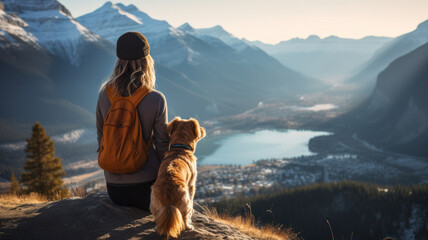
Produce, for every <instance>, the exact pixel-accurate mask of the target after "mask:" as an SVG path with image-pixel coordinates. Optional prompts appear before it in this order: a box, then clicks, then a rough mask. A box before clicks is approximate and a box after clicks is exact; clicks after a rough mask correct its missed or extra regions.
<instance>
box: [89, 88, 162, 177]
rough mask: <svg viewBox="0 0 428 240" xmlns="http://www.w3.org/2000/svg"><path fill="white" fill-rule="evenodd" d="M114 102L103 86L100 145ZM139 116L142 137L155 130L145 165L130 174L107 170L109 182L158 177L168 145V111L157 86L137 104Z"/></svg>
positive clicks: (100, 108)
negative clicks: (105, 122) (105, 121)
mask: <svg viewBox="0 0 428 240" xmlns="http://www.w3.org/2000/svg"><path fill="white" fill-rule="evenodd" d="M110 106H111V103H110V100H109V99H108V96H107V92H106V90H105V88H104V89H101V91H100V93H99V95H98V103H97V113H96V116H97V137H98V146H99V145H100V141H101V137H102V135H103V124H104V119H105V117H106V116H107V113H108V111H109V109H110ZM137 111H138V115H139V118H140V122H141V126H142V131H143V138H144V140H145V141H146V142H148V141H149V139H150V135H151V134H152V133H153V137H152V144H151V146H149V157H148V158H147V161H146V163H145V164H144V166H143V167H142V168H141V169H140V170H139V171H137V172H134V173H129V174H115V173H111V172H107V171H104V175H105V178H106V181H107V183H112V184H133V183H142V182H148V181H152V180H154V179H155V178H156V177H157V174H158V170H159V165H160V160H162V159H163V156H164V154H165V152H166V151H167V150H168V147H169V136H168V133H167V131H166V125H167V123H168V111H167V104H166V99H165V96H164V95H163V94H162V93H161V92H159V91H156V90H153V91H151V92H150V93H148V94H147V95H146V96H145V97H144V98H143V100H141V102H140V104H139V105H138V107H137Z"/></svg>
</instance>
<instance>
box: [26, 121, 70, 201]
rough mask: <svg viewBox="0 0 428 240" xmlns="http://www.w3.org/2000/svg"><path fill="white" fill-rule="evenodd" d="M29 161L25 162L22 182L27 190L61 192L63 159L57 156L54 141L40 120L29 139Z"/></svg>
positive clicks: (41, 192)
mask: <svg viewBox="0 0 428 240" xmlns="http://www.w3.org/2000/svg"><path fill="white" fill-rule="evenodd" d="M25 152H26V153H27V161H26V162H25V164H24V170H25V172H23V173H22V177H21V182H22V183H23V184H24V186H25V187H26V191H27V192H37V193H39V194H43V195H48V196H49V195H53V194H54V193H56V192H60V191H61V189H62V186H63V181H62V177H63V176H65V173H64V171H63V167H62V164H61V160H60V159H59V158H57V157H56V156H55V147H54V142H53V141H51V140H50V137H49V136H47V135H46V132H45V129H44V128H43V127H42V125H41V124H40V123H39V122H36V123H35V124H34V126H33V132H32V136H31V138H29V139H27V147H26V149H25Z"/></svg>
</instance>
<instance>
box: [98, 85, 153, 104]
mask: <svg viewBox="0 0 428 240" xmlns="http://www.w3.org/2000/svg"><path fill="white" fill-rule="evenodd" d="M106 92H107V96H108V99H109V100H110V103H111V104H113V102H115V101H116V100H118V99H121V98H128V99H129V100H130V101H131V102H132V103H133V104H134V106H135V107H137V106H138V104H139V103H140V102H141V100H143V98H144V97H145V96H146V95H147V94H148V93H149V92H150V90H149V89H148V88H146V87H139V88H138V89H137V90H135V91H134V93H133V94H132V95H131V96H128V97H122V96H120V95H119V94H117V92H116V91H115V90H114V89H113V88H111V87H110V86H109V85H107V86H106Z"/></svg>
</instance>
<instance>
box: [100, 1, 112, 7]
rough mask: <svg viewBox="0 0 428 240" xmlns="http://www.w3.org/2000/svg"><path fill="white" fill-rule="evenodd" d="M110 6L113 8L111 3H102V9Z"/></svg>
mask: <svg viewBox="0 0 428 240" xmlns="http://www.w3.org/2000/svg"><path fill="white" fill-rule="evenodd" d="M111 6H113V3H112V2H110V1H108V2H106V3H104V5H103V6H102V7H111Z"/></svg>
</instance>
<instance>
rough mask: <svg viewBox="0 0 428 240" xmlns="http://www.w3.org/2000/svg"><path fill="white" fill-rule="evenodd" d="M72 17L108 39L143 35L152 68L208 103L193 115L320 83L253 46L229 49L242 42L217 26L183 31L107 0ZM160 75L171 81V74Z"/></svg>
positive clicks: (223, 111)
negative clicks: (176, 77)
mask: <svg viewBox="0 0 428 240" xmlns="http://www.w3.org/2000/svg"><path fill="white" fill-rule="evenodd" d="M77 20H78V21H79V22H81V23H82V24H83V25H84V26H85V27H87V28H88V29H90V30H91V31H92V32H94V33H97V34H98V35H100V36H102V37H103V38H106V39H108V40H109V41H110V42H111V43H115V42H116V39H117V38H118V37H119V36H120V35H121V34H123V33H124V32H126V31H139V32H141V33H143V34H145V35H146V37H147V39H148V41H149V43H150V46H151V50H150V52H151V55H152V56H153V57H154V59H155V61H156V63H157V64H158V66H163V67H167V68H170V69H172V70H174V71H178V72H180V73H182V74H184V75H182V76H184V78H182V80H184V79H188V80H186V81H184V82H187V83H188V85H186V86H184V85H181V84H179V86H180V87H185V88H186V90H187V91H191V92H192V93H194V94H196V95H199V96H204V97H205V98H208V99H209V100H208V101H211V102H212V104H210V105H206V106H201V107H202V108H201V109H199V110H198V111H197V112H198V115H199V114H200V115H199V116H216V115H217V116H218V115H228V114H234V113H238V112H241V111H242V110H244V109H248V108H250V107H255V106H256V105H257V104H258V102H259V101H261V99H265V98H276V97H279V96H281V97H291V96H293V97H295V96H297V95H298V94H301V93H303V92H307V91H312V90H313V89H314V88H316V87H320V85H321V84H320V83H319V82H318V81H316V80H314V79H310V78H308V77H305V76H303V75H301V74H300V73H298V72H295V71H292V70H290V69H288V68H286V67H284V66H283V65H281V63H279V62H278V61H277V60H276V59H274V58H273V57H271V56H269V55H268V54H266V53H265V52H263V51H262V50H261V49H259V48H256V47H247V48H242V49H239V50H237V49H235V48H234V47H235V44H233V42H234V41H238V42H240V43H241V44H243V45H246V44H245V43H243V42H242V41H241V40H239V39H236V38H234V37H233V36H232V35H231V34H229V33H227V32H225V31H224V30H222V29H221V28H219V27H214V28H212V29H209V30H201V31H199V30H197V31H190V30H191V26H190V25H188V27H187V29H186V28H184V27H185V26H182V27H181V29H180V28H179V29H177V28H174V27H172V26H171V25H169V24H168V23H167V22H165V21H161V20H155V19H152V18H150V17H149V16H148V15H147V14H146V13H144V12H142V11H140V10H139V9H138V8H136V7H135V6H134V5H128V6H125V5H123V4H113V3H111V2H107V3H105V4H104V5H103V6H101V7H100V8H98V9H97V10H95V11H94V12H91V13H88V14H86V15H84V16H81V17H79V18H77ZM207 34H209V35H207ZM227 37H228V38H229V40H228V39H227ZM234 39H235V40H234ZM229 44H230V45H229ZM163 69H164V70H166V68H163ZM158 73H159V74H160V75H162V74H163V73H162V72H161V71H158ZM166 79H168V80H169V81H170V82H171V83H174V77H173V76H171V75H169V76H168V77H167V78H166ZM162 84H164V85H163V87H164V89H162V88H160V89H161V90H163V91H169V90H167V89H171V91H170V92H173V89H174V88H176V87H177V86H172V85H171V84H165V82H163V83H162V82H159V85H160V86H161V85H162ZM225 86H227V87H225ZM315 86H316V87H315ZM167 97H168V96H167ZM178 102H179V101H178Z"/></svg>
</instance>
